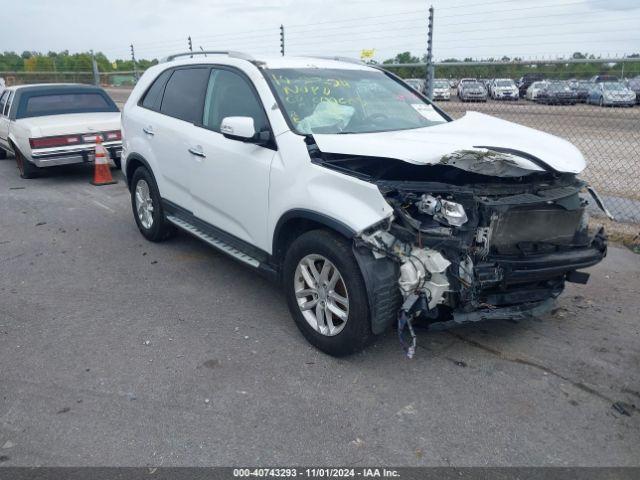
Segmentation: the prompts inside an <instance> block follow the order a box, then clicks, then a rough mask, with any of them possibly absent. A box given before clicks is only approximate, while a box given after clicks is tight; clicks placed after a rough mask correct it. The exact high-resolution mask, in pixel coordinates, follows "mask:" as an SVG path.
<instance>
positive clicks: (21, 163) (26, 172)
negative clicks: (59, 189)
mask: <svg viewBox="0 0 640 480" xmlns="http://www.w3.org/2000/svg"><path fill="white" fill-rule="evenodd" d="M15 152H16V164H17V165H18V171H19V172H20V177H22V178H35V177H37V176H38V174H39V173H40V168H38V167H37V166H35V165H34V164H33V163H31V162H30V161H29V160H27V159H26V158H24V156H23V155H22V154H21V153H20V152H19V151H18V150H17V149H16V150H15Z"/></svg>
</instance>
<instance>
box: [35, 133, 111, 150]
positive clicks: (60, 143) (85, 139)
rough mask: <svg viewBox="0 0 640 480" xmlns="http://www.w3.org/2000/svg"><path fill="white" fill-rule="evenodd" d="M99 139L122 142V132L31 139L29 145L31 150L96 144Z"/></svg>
mask: <svg viewBox="0 0 640 480" xmlns="http://www.w3.org/2000/svg"><path fill="white" fill-rule="evenodd" d="M97 137H100V139H101V140H102V141H103V142H114V141H118V140H122V133H121V132H120V130H111V131H108V132H104V133H92V134H80V135H59V136H55V137H40V138H30V139H29V145H31V148H51V147H65V146H68V145H80V144H83V143H95V141H96V138H97Z"/></svg>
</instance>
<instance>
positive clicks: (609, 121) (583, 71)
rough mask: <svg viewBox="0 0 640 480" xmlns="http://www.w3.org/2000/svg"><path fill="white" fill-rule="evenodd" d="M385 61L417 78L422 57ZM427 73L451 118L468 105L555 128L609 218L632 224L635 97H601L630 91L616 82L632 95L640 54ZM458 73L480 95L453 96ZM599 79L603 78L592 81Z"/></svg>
mask: <svg viewBox="0 0 640 480" xmlns="http://www.w3.org/2000/svg"><path fill="white" fill-rule="evenodd" d="M589 65H591V67H593V65H598V68H600V70H596V72H597V71H601V72H606V77H604V76H602V75H600V77H602V78H598V79H596V78H593V75H591V74H592V73H593V68H587V66H589ZM385 67H386V68H388V69H389V70H390V71H393V72H395V73H397V74H399V75H400V76H402V77H404V78H424V75H425V65H424V64H414V65H385ZM435 78H436V84H440V85H441V86H442V85H448V87H449V88H448V90H449V91H448V93H449V95H450V99H449V100H442V99H440V100H439V99H438V98H436V99H435V101H436V103H437V104H438V105H439V106H441V107H442V108H443V109H444V110H445V111H446V112H448V113H449V114H450V115H451V116H452V117H453V118H460V117H461V116H463V115H464V114H465V112H466V111H468V110H474V111H478V112H482V113H486V114H488V115H493V116H496V117H499V118H502V119H505V120H509V121H512V122H516V123H519V124H522V125H526V126H528V127H531V128H535V129H539V130H542V131H545V132H548V133H551V134H553V135H557V136H559V137H562V138H564V139H566V140H568V141H570V142H571V143H573V144H574V145H576V146H577V147H578V148H579V149H580V150H581V151H582V153H583V154H584V156H585V157H586V159H587V162H588V166H587V169H586V170H585V172H584V173H583V174H582V177H583V178H584V179H586V180H587V181H588V182H589V183H590V184H591V185H592V186H593V187H594V188H595V189H596V190H597V191H598V192H599V193H600V195H601V196H602V197H603V198H604V200H605V203H606V205H607V206H608V207H609V209H610V210H611V212H612V213H613V215H614V216H615V217H616V224H617V226H618V227H622V229H623V230H626V231H627V232H628V233H632V234H633V233H634V232H637V230H638V224H640V105H639V104H637V103H636V104H635V105H633V103H632V102H630V103H629V104H630V105H633V106H621V105H616V106H608V105H607V104H608V103H625V102H626V100H624V99H628V98H629V97H630V95H628V90H624V89H629V90H633V89H635V90H636V92H637V94H638V97H640V92H638V86H639V85H640V81H638V80H640V59H637V58H635V59H623V60H620V59H617V60H611V61H606V62H604V63H601V61H594V60H591V61H589V60H586V59H580V60H562V61H549V60H547V61H538V62H533V63H529V62H527V63H525V62H502V63H500V62H495V63H494V62H455V63H436V65H435ZM634 78H635V79H636V80H633V79H634ZM438 79H441V80H442V82H438ZM461 79H477V80H479V81H480V83H481V84H482V86H483V88H484V89H485V91H486V100H485V98H484V95H481V96H480V98H479V99H474V101H473V103H471V101H466V99H464V98H461V96H462V97H464V94H463V93H460V92H461V91H462V92H463V91H464V88H462V87H460V85H459V82H460V80H461ZM602 80H606V81H607V83H605V84H604V85H598V83H596V81H598V82H600V81H602ZM616 80H617V81H618V82H616V83H614V82H615V81H616ZM536 82H538V83H536ZM545 87H546V88H545ZM549 87H551V89H549ZM623 87H624V89H623ZM509 88H511V91H512V92H514V94H512V95H511V96H510V97H507V96H506V95H503V94H502V93H501V92H503V91H508V90H509ZM543 91H544V92H545V93H542V92H543ZM623 91H625V92H627V96H626V97H625V96H624V95H622V94H621V93H620V92H623ZM515 92H517V93H515ZM440 98H442V97H440ZM637 101H638V100H636V102H637ZM593 213H594V214H595V215H599V214H601V213H600V212H599V211H594V212H593Z"/></svg>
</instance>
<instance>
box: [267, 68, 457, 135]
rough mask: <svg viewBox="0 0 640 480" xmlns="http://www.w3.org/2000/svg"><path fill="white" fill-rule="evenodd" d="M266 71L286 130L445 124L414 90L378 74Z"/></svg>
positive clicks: (346, 130) (333, 130)
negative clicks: (280, 107) (284, 118)
mask: <svg viewBox="0 0 640 480" xmlns="http://www.w3.org/2000/svg"><path fill="white" fill-rule="evenodd" d="M266 73H267V78H268V79H269V81H270V82H271V84H272V86H273V90H274V91H275V93H276V95H277V96H278V99H279V100H280V104H281V105H282V107H283V109H284V114H285V115H286V116H287V118H288V119H289V121H290V124H291V126H292V127H293V129H294V130H295V131H296V132H298V133H301V134H304V135H306V134H311V133H328V134H335V133H370V132H382V131H389V130H408V129H413V128H421V127H429V126H432V125H438V124H441V123H445V122H446V120H445V119H444V118H443V117H442V115H440V114H439V113H438V112H437V111H436V110H435V109H434V108H433V106H431V105H430V104H429V103H428V102H427V101H425V100H423V99H422V98H421V97H420V96H419V95H418V94H417V93H416V92H414V91H413V90H410V89H407V88H406V87H404V86H403V85H401V84H399V83H398V82H396V81H394V80H393V79H391V78H390V77H388V76H387V75H386V74H384V73H383V72H379V71H375V70H346V69H318V68H301V69H290V68H283V69H270V70H266Z"/></svg>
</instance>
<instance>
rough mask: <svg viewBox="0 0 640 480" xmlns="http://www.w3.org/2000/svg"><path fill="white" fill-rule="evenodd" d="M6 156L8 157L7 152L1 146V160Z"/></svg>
mask: <svg viewBox="0 0 640 480" xmlns="http://www.w3.org/2000/svg"><path fill="white" fill-rule="evenodd" d="M5 158H7V152H6V151H5V150H3V149H2V148H0V160H4V159H5Z"/></svg>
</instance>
